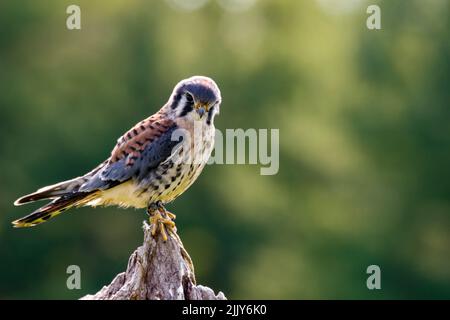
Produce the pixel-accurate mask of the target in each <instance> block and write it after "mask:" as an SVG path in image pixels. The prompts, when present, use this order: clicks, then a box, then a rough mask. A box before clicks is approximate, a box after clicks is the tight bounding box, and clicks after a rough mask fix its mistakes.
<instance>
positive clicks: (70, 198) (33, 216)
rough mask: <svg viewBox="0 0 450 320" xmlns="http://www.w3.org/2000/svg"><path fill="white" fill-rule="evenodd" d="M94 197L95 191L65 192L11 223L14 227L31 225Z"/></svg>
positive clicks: (44, 220) (80, 204)
mask: <svg viewBox="0 0 450 320" xmlns="http://www.w3.org/2000/svg"><path fill="white" fill-rule="evenodd" d="M93 198H95V192H76V193H72V194H65V195H63V196H61V197H59V198H57V199H55V200H54V201H52V202H50V203H48V204H46V205H45V206H43V207H41V208H39V209H37V210H36V211H34V212H32V213H30V214H29V215H27V216H25V217H23V218H20V219H18V220H16V221H13V222H12V224H13V225H14V227H16V228H22V227H33V226H35V225H38V224H40V223H43V222H46V221H47V220H49V219H51V218H53V217H55V216H57V215H58V214H60V213H61V212H63V211H65V210H67V209H70V208H73V207H79V206H82V205H84V204H86V203H87V202H89V201H91V200H92V199H93Z"/></svg>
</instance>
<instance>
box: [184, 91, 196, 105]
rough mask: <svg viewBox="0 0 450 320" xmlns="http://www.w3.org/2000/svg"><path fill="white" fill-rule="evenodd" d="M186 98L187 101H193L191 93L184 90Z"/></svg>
mask: <svg viewBox="0 0 450 320" xmlns="http://www.w3.org/2000/svg"><path fill="white" fill-rule="evenodd" d="M186 100H187V102H189V103H192V102H194V97H193V96H192V94H190V93H188V92H186Z"/></svg>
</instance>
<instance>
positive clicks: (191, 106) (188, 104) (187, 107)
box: [180, 102, 194, 117]
mask: <svg viewBox="0 0 450 320" xmlns="http://www.w3.org/2000/svg"><path fill="white" fill-rule="evenodd" d="M192 110H194V103H193V102H186V104H185V105H184V107H183V110H182V111H181V113H180V117H184V116H185V115H187V114H188V113H189V112H191V111H192Z"/></svg>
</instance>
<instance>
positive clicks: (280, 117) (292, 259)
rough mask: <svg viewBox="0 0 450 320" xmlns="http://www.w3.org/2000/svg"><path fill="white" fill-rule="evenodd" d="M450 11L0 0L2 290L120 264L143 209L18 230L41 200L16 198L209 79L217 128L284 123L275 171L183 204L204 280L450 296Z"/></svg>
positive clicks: (28, 293)
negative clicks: (216, 94)
mask: <svg viewBox="0 0 450 320" xmlns="http://www.w3.org/2000/svg"><path fill="white" fill-rule="evenodd" d="M70 4H77V5H79V6H80V7H81V19H82V22H81V23H82V29H81V30H78V31H69V30H67V29H66V18H67V16H68V15H67V14H66V7H67V6H68V5H70ZM369 4H379V5H380V6H381V10H382V28H383V29H382V30H381V31H370V30H368V29H367V28H366V18H367V17H368V15H367V14H366V8H367V6H368V5H369ZM189 5H192V6H189ZM448 22H449V1H448V0H430V1H425V0H390V1H376V0H370V1H364V0H347V1H346V0H303V1H294V0H292V1H269V0H242V1H239V0H234V1H231V0H228V1H227V0H210V1H207V0H194V1H193V0H190V1H181V0H167V1H162V0H160V1H144V0H141V1H137V0H132V1H130V0H121V1H118V0H114V1H87V0H83V1H78V0H77V1H60V0H54V1H13V0H3V1H1V2H0V152H1V153H0V154H1V157H0V165H1V168H2V170H0V178H1V183H0V211H1V215H0V259H1V260H0V261H1V263H0V298H45V299H50V298H52V299H53V298H63V299H73V298H78V297H80V296H82V295H84V294H87V293H93V292H96V291H97V290H98V289H100V288H101V287H102V286H103V285H105V284H108V283H109V282H110V281H111V280H112V278H113V277H114V276H115V275H116V274H117V273H119V272H121V271H123V270H125V268H126V264H127V259H128V257H129V255H130V254H131V252H132V251H133V250H134V249H135V248H136V247H137V246H139V245H140V244H141V242H142V231H141V225H142V221H143V220H144V218H145V214H144V212H140V211H134V210H120V209H117V208H105V209H100V208H98V209H95V210H94V209H91V208H82V209H78V210H74V211H70V213H67V214H64V215H61V216H60V217H58V218H57V219H55V220H52V221H51V222H50V223H46V224H43V225H41V226H39V227H36V228H31V229H20V230H19V229H12V228H11V225H10V221H11V220H14V219H16V218H18V217H21V216H22V215H25V214H27V213H29V212H30V211H31V210H33V209H34V208H35V207H37V206H36V205H30V206H24V207H13V205H12V203H13V201H14V200H15V199H16V198H17V197H19V196H21V195H23V194H25V193H28V192H31V191H34V190H35V189H37V188H39V187H41V186H44V185H47V184H52V183H55V182H58V181H60V180H64V179H68V178H71V177H73V176H78V175H80V174H82V173H84V172H86V171H88V170H90V169H91V168H93V167H94V166H96V165H97V164H98V163H99V162H100V161H103V160H104V159H105V158H106V157H107V156H108V155H109V152H110V150H111V149H112V147H113V146H114V143H115V140H116V139H117V137H119V136H120V135H121V134H122V133H123V132H125V131H126V130H127V129H128V128H129V127H131V126H132V125H134V124H135V123H136V122H138V121H139V120H141V119H143V118H145V117H147V116H149V115H151V114H152V113H154V112H155V111H157V110H158V109H159V107H160V106H162V104H163V103H164V102H165V101H166V100H167V98H168V96H169V94H170V92H171V90H172V88H173V86H174V85H175V84H176V83H177V82H178V81H179V80H181V79H183V78H186V77H188V76H191V75H194V74H203V75H208V76H211V77H213V78H214V79H215V80H216V81H217V83H218V84H219V86H220V88H221V90H222V96H223V104H222V108H221V114H220V115H219V117H218V118H216V127H218V128H220V129H222V130H223V129H225V128H279V129H280V170H279V173H278V174H277V175H273V176H261V175H259V166H257V165H214V166H207V167H206V168H205V170H204V171H203V174H202V175H201V176H200V178H199V179H198V181H197V182H196V183H195V184H194V185H193V186H192V187H191V188H190V189H189V191H188V192H186V193H185V194H184V195H183V196H182V197H181V198H179V199H178V200H177V201H176V202H175V203H173V204H171V205H170V206H169V209H170V210H171V211H173V212H174V213H176V214H177V216H178V218H177V226H178V229H179V233H180V235H181V237H182V239H183V240H184V243H185V246H186V248H187V249H188V251H189V252H190V253H191V255H192V257H193V259H194V263H195V266H196V269H197V278H198V281H199V283H201V284H204V285H208V286H210V287H212V288H214V289H215V290H223V291H224V293H225V294H226V295H227V296H228V297H229V298H236V299H244V298H248V299H262V298H274V299H308V298H321V299H323V298H331V299H334V298H339V299H340V298H357V299H359V298H368V299H379V298H395V299H400V298H406V299H408V298H450V251H449V249H450V216H449V214H450V194H449V193H450V172H449V164H450V130H449V128H450V126H449V120H450V112H449V80H450V79H449V75H450V70H449V69H450V68H449V33H450V32H449V30H450V29H449V23H448ZM71 264H77V265H79V266H80V267H81V270H82V289H81V290H73V291H70V290H68V289H67V288H66V278H67V276H68V275H67V274H66V268H67V266H68V265H71ZM371 264H376V265H379V266H380V267H381V271H382V278H381V281H382V282H381V283H382V289H381V290H378V291H377V290H375V291H370V290H368V289H367V287H366V279H367V276H368V275H367V274H366V268H367V266H369V265H371Z"/></svg>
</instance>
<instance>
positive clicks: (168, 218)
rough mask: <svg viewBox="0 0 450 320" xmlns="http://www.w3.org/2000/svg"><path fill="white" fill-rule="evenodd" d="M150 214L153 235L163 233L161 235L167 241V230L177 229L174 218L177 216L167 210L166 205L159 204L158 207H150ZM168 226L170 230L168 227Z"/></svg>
mask: <svg viewBox="0 0 450 320" xmlns="http://www.w3.org/2000/svg"><path fill="white" fill-rule="evenodd" d="M148 214H149V215H150V218H149V222H150V228H151V233H152V236H153V237H156V235H157V234H158V232H159V233H161V236H162V238H163V240H164V241H167V234H168V233H167V231H168V230H169V231H175V230H174V229H175V222H173V221H172V220H173V219H175V218H176V216H175V215H174V214H173V213H171V212H169V211H167V210H166V209H165V208H164V207H162V206H158V208H156V209H154V208H149V210H148ZM166 228H168V230H167V229H166Z"/></svg>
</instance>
